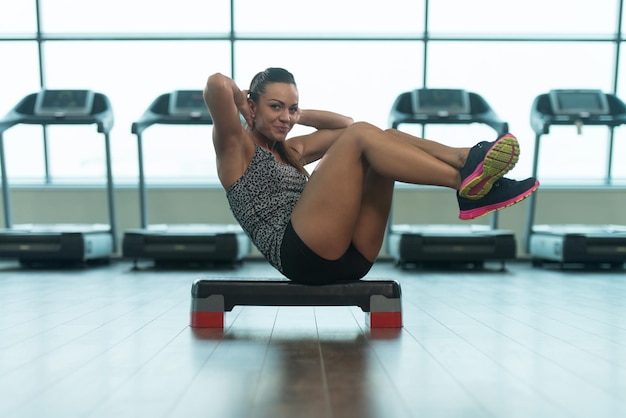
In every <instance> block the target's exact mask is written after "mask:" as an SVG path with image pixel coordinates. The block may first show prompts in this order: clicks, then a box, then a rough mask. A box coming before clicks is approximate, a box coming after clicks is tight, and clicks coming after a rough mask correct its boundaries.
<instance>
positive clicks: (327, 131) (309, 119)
mask: <svg viewBox="0 0 626 418" xmlns="http://www.w3.org/2000/svg"><path fill="white" fill-rule="evenodd" d="M298 113H299V115H298V116H299V118H298V122H297V123H298V124H299V125H304V126H310V127H312V128H315V129H317V131H315V132H313V133H310V134H308V135H302V136H298V137H294V138H291V139H290V140H288V141H287V142H288V143H289V145H290V146H291V147H292V148H293V149H294V151H296V152H297V153H299V154H300V155H301V156H302V160H303V161H302V163H303V164H305V165H306V164H309V163H311V162H313V161H317V160H319V159H320V158H322V156H324V154H325V153H326V151H327V150H328V148H330V146H331V145H332V144H333V143H334V142H335V140H336V139H337V138H339V136H340V135H341V134H342V133H343V132H344V130H345V129H346V128H347V127H348V126H350V125H351V124H352V123H353V120H352V118H351V117H349V116H344V115H340V114H338V113H334V112H328V111H325V110H310V109H300V110H299V111H298Z"/></svg>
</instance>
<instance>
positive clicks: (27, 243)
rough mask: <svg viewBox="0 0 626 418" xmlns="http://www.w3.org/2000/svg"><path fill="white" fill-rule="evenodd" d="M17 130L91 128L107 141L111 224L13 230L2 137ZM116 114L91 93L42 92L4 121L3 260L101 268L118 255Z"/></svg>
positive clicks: (0, 129) (0, 128) (0, 159)
mask: <svg viewBox="0 0 626 418" xmlns="http://www.w3.org/2000/svg"><path fill="white" fill-rule="evenodd" d="M18 124H29V125H41V126H42V127H43V135H44V141H46V133H47V129H46V127H47V126H50V125H91V124H95V125H96V127H97V132H98V133H101V134H103V135H104V145H105V158H106V191H107V199H108V224H71V223H68V224H50V225H45V224H20V225H13V220H12V212H11V209H12V208H11V200H10V197H11V196H10V193H9V179H8V175H7V169H6V167H7V164H6V158H5V152H4V139H3V133H4V132H5V131H6V130H8V129H9V128H11V127H13V126H15V125H18ZM112 127H113V112H112V109H111V104H110V102H109V99H108V98H107V97H106V96H105V95H103V94H101V93H96V92H93V91H91V90H47V89H44V90H41V91H39V92H37V93H32V94H29V95H28V96H26V97H25V98H23V99H22V100H21V101H20V102H19V103H18V104H17V105H16V106H15V107H14V108H13V109H12V110H11V111H10V112H9V113H8V114H7V115H6V116H5V117H4V118H3V119H1V120H0V167H1V171H2V197H3V202H4V203H3V206H4V223H5V228H4V229H2V230H0V258H7V259H17V260H18V261H19V263H20V264H21V265H22V266H24V267H35V266H40V265H47V266H50V265H72V264H79V265H83V264H101V263H102V262H108V261H109V259H110V257H111V256H112V255H113V254H115V253H116V250H117V248H116V243H117V239H116V230H115V211H114V194H113V176H112V170H111V148H110V138H109V133H110V131H111V128H112Z"/></svg>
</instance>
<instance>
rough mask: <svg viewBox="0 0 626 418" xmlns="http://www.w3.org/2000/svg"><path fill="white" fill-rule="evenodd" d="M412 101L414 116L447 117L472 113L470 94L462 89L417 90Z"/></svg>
mask: <svg viewBox="0 0 626 418" xmlns="http://www.w3.org/2000/svg"><path fill="white" fill-rule="evenodd" d="M411 101H412V106H413V113H414V114H421V115H433V116H441V117H446V116H451V115H467V114H470V113H471V107H470V100H469V94H468V92H467V91H465V90H461V89H416V90H413V91H412V92H411Z"/></svg>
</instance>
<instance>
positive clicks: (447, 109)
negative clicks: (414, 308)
mask: <svg viewBox="0 0 626 418" xmlns="http://www.w3.org/2000/svg"><path fill="white" fill-rule="evenodd" d="M472 123H481V124H485V125H487V126H489V127H490V128H492V129H493V130H495V131H496V133H497V134H498V136H501V135H503V134H505V133H507V132H508V124H507V123H506V122H503V121H502V120H500V118H499V117H498V116H497V115H496V113H495V112H494V111H493V110H492V108H491V107H490V106H489V104H488V103H487V102H486V101H485V99H483V98H482V97H481V96H480V95H478V94H476V93H473V92H468V91H466V90H461V89H426V88H424V89H417V90H413V91H409V92H404V93H401V94H400V95H399V96H398V97H397V98H396V100H395V102H394V104H393V106H392V109H391V112H390V116H389V125H390V126H391V127H392V128H394V129H397V128H398V127H399V126H400V125H402V124H419V125H422V129H424V128H425V125H427V124H446V125H452V124H472ZM392 212H393V210H392ZM387 252H388V253H389V254H390V255H391V256H392V257H393V259H394V261H395V262H396V264H397V265H398V266H400V267H402V268H404V267H407V266H409V265H413V266H417V267H437V266H445V267H449V266H451V265H457V266H461V267H463V266H465V267H473V268H476V269H482V268H483V267H484V264H485V262H487V261H497V262H500V263H501V268H502V269H504V265H505V262H506V260H511V259H515V258H516V254H517V245H516V240H515V235H514V233H513V232H512V231H509V230H502V229H498V213H497V212H493V213H492V214H491V224H490V225H476V224H472V225H409V224H393V219H392V216H391V215H390V216H389V222H388V226H387Z"/></svg>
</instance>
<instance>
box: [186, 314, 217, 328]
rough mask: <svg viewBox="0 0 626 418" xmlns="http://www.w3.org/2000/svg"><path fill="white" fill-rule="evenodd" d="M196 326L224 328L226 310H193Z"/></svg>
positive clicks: (194, 324)
mask: <svg viewBox="0 0 626 418" xmlns="http://www.w3.org/2000/svg"><path fill="white" fill-rule="evenodd" d="M191 326H192V327H194V328H224V312H197V311H196V312H191Z"/></svg>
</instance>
